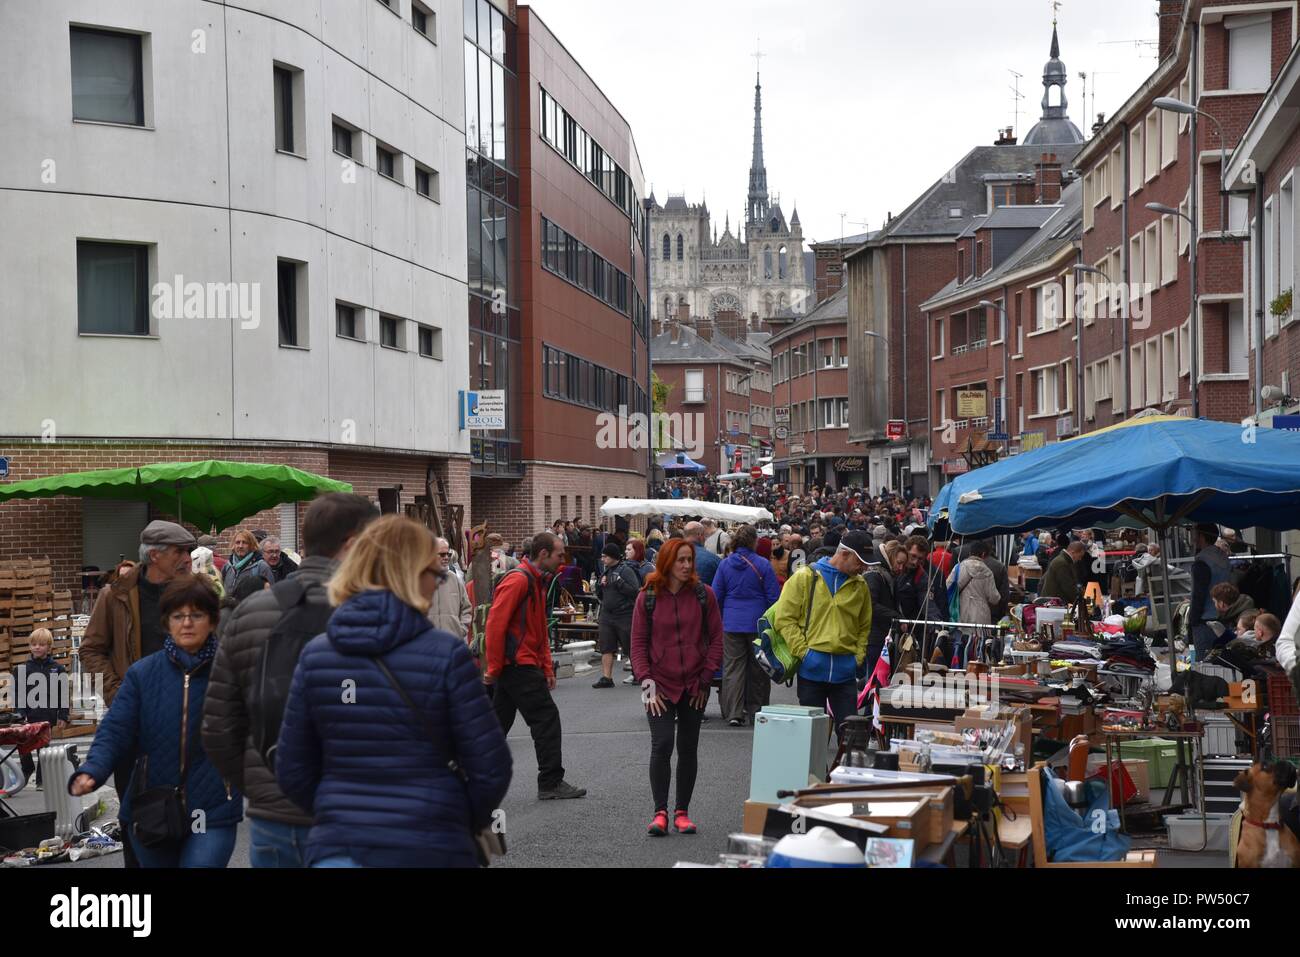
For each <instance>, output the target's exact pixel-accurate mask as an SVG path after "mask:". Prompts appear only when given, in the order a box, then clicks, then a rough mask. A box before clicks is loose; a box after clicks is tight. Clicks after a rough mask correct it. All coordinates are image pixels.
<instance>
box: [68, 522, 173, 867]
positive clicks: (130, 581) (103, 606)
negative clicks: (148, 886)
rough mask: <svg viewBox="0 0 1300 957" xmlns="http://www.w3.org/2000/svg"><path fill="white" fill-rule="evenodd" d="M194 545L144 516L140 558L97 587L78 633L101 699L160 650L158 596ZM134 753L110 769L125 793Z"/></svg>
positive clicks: (108, 701) (129, 858)
mask: <svg viewBox="0 0 1300 957" xmlns="http://www.w3.org/2000/svg"><path fill="white" fill-rule="evenodd" d="M197 546H198V542H197V541H196V540H195V538H194V536H193V535H191V534H190V533H189V532H187V531H186V530H185V529H184V528H182V527H181V526H180V525H177V524H175V523H174V522H160V521H159V522H150V523H149V524H148V525H147V526H145V530H144V531H143V532H141V533H140V564H139V565H137V566H136V567H135V568H133V569H131V570H130V571H129V572H127V573H126V574H125V575H123V576H122V577H121V578H119V579H118V580H117V581H115V582H113V583H112V584H111V585H109V586H108V587H107V588H105V589H104V590H103V591H101V592H100V593H99V598H98V599H96V601H95V608H94V611H92V612H91V614H90V622H89V623H88V624H87V625H86V634H85V637H83V638H82V639H81V649H80V656H81V667H82V670H83V671H84V672H86V673H87V674H90V675H102V676H103V679H104V705H105V706H106V707H111V706H112V704H113V698H114V697H116V695H117V689H118V688H120V687H121V685H122V679H123V678H124V677H126V671H127V669H128V668H130V667H131V665H133V664H135V662H137V661H139V660H140V659H141V658H143V657H144V656H145V655H150V654H153V653H154V652H155V651H161V650H162V646H163V640H164V639H165V638H166V637H167V633H166V631H164V629H163V626H162V616H161V614H160V613H159V610H158V602H159V599H160V598H161V597H162V593H163V589H164V588H166V587H167V583H168V582H170V581H171V580H172V579H174V578H177V577H178V576H180V575H184V574H188V573H189V571H190V552H191V551H193V550H194V549H195V548H196V547H197ZM134 764H135V756H134V755H131V756H130V758H129V759H128V760H124V761H123V762H122V763H121V764H120V765H118V767H117V768H115V769H114V772H113V787H115V788H116V789H117V791H118V793H119V794H125V793H126V788H127V783H128V782H129V781H130V780H131V770H132V768H133V766H134ZM122 848H123V856H124V857H123V859H124V863H125V864H126V866H127V867H138V866H139V865H138V864H137V863H136V861H135V854H134V853H133V852H132V850H131V842H130V841H123V842H122Z"/></svg>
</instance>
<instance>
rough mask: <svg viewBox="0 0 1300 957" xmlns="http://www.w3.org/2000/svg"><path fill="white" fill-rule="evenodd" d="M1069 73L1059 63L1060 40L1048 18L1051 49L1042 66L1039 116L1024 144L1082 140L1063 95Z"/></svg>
mask: <svg viewBox="0 0 1300 957" xmlns="http://www.w3.org/2000/svg"><path fill="white" fill-rule="evenodd" d="M1068 80H1069V73H1068V72H1067V71H1066V69H1065V64H1064V63H1063V62H1061V40H1060V37H1059V36H1058V35H1057V32H1056V20H1055V19H1053V20H1052V48H1051V50H1050V52H1049V53H1048V60H1047V64H1046V65H1045V66H1044V67H1043V116H1042V118H1041V119H1040V120H1039V121H1038V123H1037V124H1036V125H1035V126H1034V128H1033V129H1032V130H1030V131H1029V132H1028V133H1027V134H1026V135H1025V139H1024V144H1025V145H1026V146H1042V145H1049V144H1051V145H1068V144H1071V143H1082V142H1083V134H1082V133H1080V132H1079V128H1078V127H1077V126H1075V125H1074V123H1072V122H1071V121H1070V110H1069V101H1068V100H1067V99H1066V98H1065V84H1066V82H1067V81H1068Z"/></svg>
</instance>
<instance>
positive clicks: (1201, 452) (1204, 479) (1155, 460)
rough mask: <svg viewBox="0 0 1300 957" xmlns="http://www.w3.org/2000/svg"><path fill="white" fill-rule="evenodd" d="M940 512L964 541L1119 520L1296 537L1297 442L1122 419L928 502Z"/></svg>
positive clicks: (1186, 422)
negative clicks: (1210, 525) (1261, 530)
mask: <svg viewBox="0 0 1300 957" xmlns="http://www.w3.org/2000/svg"><path fill="white" fill-rule="evenodd" d="M944 508H946V509H947V511H948V520H949V523H950V524H951V526H952V530H953V531H954V532H956V533H957V534H959V535H966V536H972V535H980V536H983V535H994V534H1005V533H1011V532H1021V531H1025V530H1027V529H1031V528H1057V527H1061V526H1065V527H1074V528H1083V527H1091V526H1093V525H1100V524H1103V523H1108V522H1117V521H1123V520H1124V519H1130V520H1132V521H1133V522H1134V523H1140V524H1143V525H1148V526H1151V527H1153V528H1154V527H1159V526H1161V525H1164V526H1169V525H1171V524H1174V523H1177V522H1217V523H1219V524H1221V525H1227V526H1230V527H1232V528H1250V527H1252V526H1258V527H1262V528H1271V529H1277V530H1285V529H1293V528H1300V433H1294V432H1284V431H1281V430H1277V429H1267V428H1251V427H1247V426H1242V425H1237V424H1234V423H1229V422H1212V421H1208V420H1205V419H1187V418H1183V417H1180V416H1148V417H1145V418H1136V419H1129V420H1128V421H1126V422H1121V423H1120V424H1118V425H1114V426H1111V427H1109V428H1106V429H1099V430H1098V431H1096V432H1089V433H1087V434H1086V435H1082V436H1079V437H1077V438H1073V439H1067V440H1065V441H1063V442H1057V443H1054V444H1052V445H1048V446H1044V447H1043V448H1041V449H1036V450H1034V451H1032V452H1027V453H1025V454H1023V455H1017V456H1014V457H1013V458H1009V459H1004V460H1003V461H1001V462H996V463H994V464H992V465H987V466H985V467H984V468H980V469H975V470H974V471H972V472H969V473H968V474H966V475H962V476H960V477H958V478H956V479H954V480H953V481H952V482H951V483H949V484H948V485H945V486H944V487H943V489H941V490H940V493H939V495H938V497H937V498H936V499H935V505H934V509H933V511H934V512H935V513H937V512H939V511H940V510H941V509H944Z"/></svg>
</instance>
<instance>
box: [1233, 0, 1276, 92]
mask: <svg viewBox="0 0 1300 957" xmlns="http://www.w3.org/2000/svg"><path fill="white" fill-rule="evenodd" d="M1272 23H1273V17H1272V14H1270V13H1262V14H1255V15H1247V16H1240V17H1228V18H1227V19H1225V20H1224V21H1223V25H1224V27H1225V28H1226V29H1227V31H1228V89H1230V90H1261V91H1262V90H1267V89H1268V87H1269V84H1270V82H1271V80H1272V75H1273V73H1272V59H1273V58H1272V56H1271V53H1272V45H1273V26H1272Z"/></svg>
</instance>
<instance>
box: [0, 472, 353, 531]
mask: <svg viewBox="0 0 1300 957" xmlns="http://www.w3.org/2000/svg"><path fill="white" fill-rule="evenodd" d="M351 491H352V486H351V485H348V484H347V483H346V482H336V481H335V480H334V479H328V478H325V477H324V476H321V475H313V474H312V473H311V472H304V471H302V470H300V469H295V468H290V467H289V466H287V465H261V464H253V463H248V462H222V461H217V460H208V461H201V462H167V463H163V464H159V465H142V466H140V467H138V468H124V469H98V470H96V471H93V472H69V473H67V474H65V475H50V476H47V477H45V478H39V479H30V480H28V481H26V482H10V483H8V484H3V485H0V502H5V501H8V500H9V499H18V498H53V497H54V496H57V495H70V496H73V497H75V498H99V499H115V500H118V501H126V502H148V503H149V504H150V505H152V506H153V507H154V508H155V509H157V510H159V511H162V512H167V513H169V514H172V515H175V516H176V518H177V519H180V520H184V521H186V522H189V523H190V524H191V525H193V526H194V527H195V528H198V529H206V530H209V531H216V530H218V529H222V528H229V527H230V526H231V525H237V524H239V523H240V522H241V521H243V520H244V519H245V518H248V517H249V516H250V515H256V514H257V513H258V512H260V511H262V510H263V509H267V508H272V507H273V506H276V505H280V504H281V503H283V502H302V501H307V500H309V499H312V498H315V497H316V496H317V495H319V494H321V493H323V492H351Z"/></svg>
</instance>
